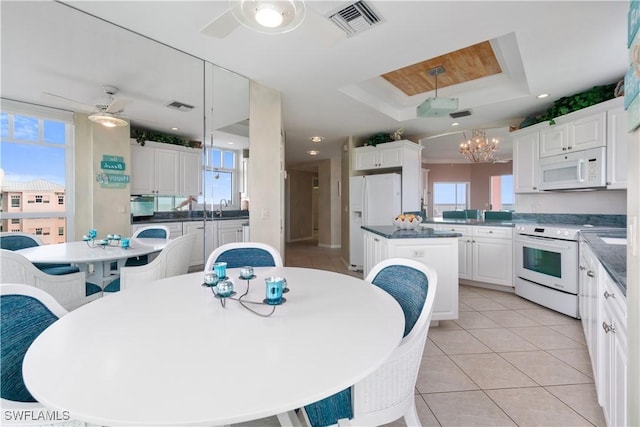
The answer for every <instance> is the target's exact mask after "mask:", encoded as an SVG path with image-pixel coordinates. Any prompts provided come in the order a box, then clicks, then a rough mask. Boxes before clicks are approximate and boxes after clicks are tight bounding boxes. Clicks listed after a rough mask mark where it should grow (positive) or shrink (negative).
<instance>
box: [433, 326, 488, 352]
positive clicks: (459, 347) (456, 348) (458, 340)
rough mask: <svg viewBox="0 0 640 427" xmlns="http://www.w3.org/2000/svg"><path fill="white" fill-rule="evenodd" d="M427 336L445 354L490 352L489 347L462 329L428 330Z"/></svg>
mask: <svg viewBox="0 0 640 427" xmlns="http://www.w3.org/2000/svg"><path fill="white" fill-rule="evenodd" d="M429 338H431V340H432V341H433V342H434V343H436V345H437V346H438V347H439V348H440V350H442V351H444V352H445V353H446V354H469V353H491V349H490V348H489V347H487V346H486V345H484V344H482V343H481V342H480V341H478V340H477V339H476V338H475V337H474V336H473V335H471V334H470V333H469V332H467V331H465V330H464V329H460V330H448V331H447V330H445V331H436V330H430V331H429Z"/></svg>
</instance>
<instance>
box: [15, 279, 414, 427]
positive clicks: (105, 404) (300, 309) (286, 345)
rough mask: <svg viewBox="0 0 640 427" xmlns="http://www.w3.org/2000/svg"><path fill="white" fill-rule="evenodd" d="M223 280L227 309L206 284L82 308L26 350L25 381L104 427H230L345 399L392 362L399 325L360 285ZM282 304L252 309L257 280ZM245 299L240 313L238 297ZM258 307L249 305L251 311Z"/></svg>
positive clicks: (185, 283)
mask: <svg viewBox="0 0 640 427" xmlns="http://www.w3.org/2000/svg"><path fill="white" fill-rule="evenodd" d="M254 270H255V276H256V277H255V278H254V279H252V280H243V279H240V278H239V269H229V270H227V275H228V277H229V280H231V281H232V282H233V284H234V289H235V292H236V293H235V295H234V298H236V299H227V300H226V301H225V304H224V306H223V305H222V304H221V301H220V299H219V298H218V297H217V296H216V295H214V293H213V292H212V291H211V289H210V288H207V287H204V286H203V285H202V282H203V274H202V273H191V274H187V275H182V276H175V277H170V278H166V279H162V280H158V281H154V282H148V283H139V284H137V285H135V286H131V287H130V288H128V289H126V290H123V291H121V292H118V293H116V294H114V295H111V296H110V297H109V298H102V299H100V300H97V301H94V302H92V303H90V304H87V305H85V306H83V307H80V308H79V309H77V310H75V311H73V312H71V313H69V314H68V315H66V316H64V317H62V318H61V319H60V320H58V321H57V322H55V323H54V324H53V325H52V326H51V327H49V328H48V329H47V330H45V331H44V332H43V333H42V334H41V335H40V336H39V337H38V338H37V339H36V340H35V341H34V343H33V345H32V346H31V347H30V348H29V350H28V352H27V354H26V357H25V359H24V365H23V375H24V381H25V384H26V386H27V388H28V389H29V391H30V392H31V393H32V395H33V396H34V397H35V398H36V399H37V400H38V401H39V402H40V403H42V404H44V405H45V406H47V407H49V408H52V409H56V410H64V411H69V414H70V416H71V418H73V419H78V420H81V421H86V422H90V423H95V424H99V425H104V426H143V425H144V426H178V425H179V426H191V425H209V426H211V425H228V424H234V423H239V422H244V421H249V420H256V419H260V418H264V417H267V416H272V415H277V414H283V413H286V412H288V411H290V410H293V409H295V408H299V407H302V406H304V405H306V404H309V403H312V402H315V401H318V400H320V399H323V398H325V397H328V396H330V395H332V394H334V393H336V392H338V391H341V390H343V389H345V388H347V387H349V386H351V385H353V384H355V383H356V382H358V381H360V380H361V379H363V378H365V377H366V376H367V375H369V374H370V373H372V372H373V371H374V370H375V369H376V368H378V367H379V366H381V365H382V364H383V362H384V361H385V360H386V359H387V358H388V357H389V356H390V355H391V353H392V352H393V350H394V349H395V348H396V347H397V346H398V344H399V343H400V341H401V339H402V333H403V329H404V315H403V312H402V309H401V308H400V306H399V304H398V303H397V302H396V300H395V299H394V298H393V297H391V296H390V295H389V294H387V293H386V292H384V291H383V290H381V289H380V288H378V287H377V286H374V285H371V284H370V283H367V282H365V281H364V280H362V279H358V278H356V277H352V276H348V275H344V274H339V273H335V272H330V271H323V270H315V269H308V268H297V267H259V268H255V269H254ZM269 276H281V277H284V278H286V281H287V285H288V288H289V292H286V293H285V294H284V297H285V299H286V301H285V302H284V303H283V304H282V305H278V306H275V310H274V311H273V314H271V315H270V316H268V317H264V315H268V314H269V313H271V311H272V310H273V307H274V306H268V305H264V304H260V302H261V301H263V299H264V298H265V289H266V286H265V278H266V277H269ZM247 286H248V287H249V289H248V290H249V292H248V293H247V294H246V295H245V296H244V297H243V301H247V302H246V303H245V305H246V306H247V307H250V308H251V309H252V310H254V311H255V312H258V313H260V314H262V315H263V316H260V315H258V314H255V313H254V312H252V311H250V310H248V309H246V308H245V307H244V306H243V305H241V304H240V303H239V302H238V301H237V298H238V297H239V296H241V295H242V294H244V293H245V291H246V290H247ZM254 303H257V304H254Z"/></svg>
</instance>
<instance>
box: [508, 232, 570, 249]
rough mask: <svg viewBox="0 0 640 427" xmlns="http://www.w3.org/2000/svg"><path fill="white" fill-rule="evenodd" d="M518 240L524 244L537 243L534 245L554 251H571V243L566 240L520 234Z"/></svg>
mask: <svg viewBox="0 0 640 427" xmlns="http://www.w3.org/2000/svg"><path fill="white" fill-rule="evenodd" d="M518 240H519V241H520V242H522V243H527V242H530V243H532V242H533V241H535V243H534V244H536V245H539V246H544V247H547V248H552V249H570V248H571V243H572V242H568V241H566V240H560V239H550V238H548V237H538V236H529V235H528V234H520V235H519V236H518Z"/></svg>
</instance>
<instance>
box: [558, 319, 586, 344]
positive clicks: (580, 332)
mask: <svg viewBox="0 0 640 427" xmlns="http://www.w3.org/2000/svg"><path fill="white" fill-rule="evenodd" d="M549 327H550V328H551V329H553V330H554V331H557V332H560V333H561V334H562V335H564V336H567V337H569V338H571V339H572V340H574V341H576V342H579V343H580V344H583V345H587V340H586V339H585V337H584V329H582V324H581V323H574V324H572V325H555V326H549Z"/></svg>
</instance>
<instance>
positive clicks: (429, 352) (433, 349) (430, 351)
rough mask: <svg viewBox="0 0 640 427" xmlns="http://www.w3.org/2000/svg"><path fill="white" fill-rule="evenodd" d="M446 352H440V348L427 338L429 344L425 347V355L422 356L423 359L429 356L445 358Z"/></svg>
mask: <svg viewBox="0 0 640 427" xmlns="http://www.w3.org/2000/svg"><path fill="white" fill-rule="evenodd" d="M444 355H445V354H444V352H443V351H442V350H440V348H438V346H437V345H436V344H435V343H434V342H433V341H431V339H430V338H428V337H427V342H426V343H425V345H424V353H423V354H422V356H423V357H427V356H444Z"/></svg>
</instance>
